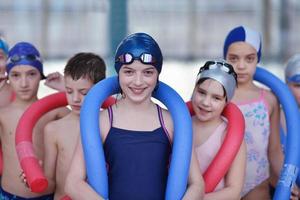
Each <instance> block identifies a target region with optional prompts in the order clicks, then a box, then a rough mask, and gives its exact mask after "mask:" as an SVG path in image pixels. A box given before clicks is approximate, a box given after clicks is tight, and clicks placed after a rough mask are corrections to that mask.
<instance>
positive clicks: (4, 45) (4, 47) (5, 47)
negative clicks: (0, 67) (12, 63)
mask: <svg viewBox="0 0 300 200" xmlns="http://www.w3.org/2000/svg"><path fill="white" fill-rule="evenodd" d="M0 49H2V50H3V52H4V53H5V54H6V55H7V54H8V44H7V42H6V41H5V40H4V39H3V38H1V37H0Z"/></svg>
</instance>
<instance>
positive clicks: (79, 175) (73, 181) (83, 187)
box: [65, 140, 103, 200]
mask: <svg viewBox="0 0 300 200" xmlns="http://www.w3.org/2000/svg"><path fill="white" fill-rule="evenodd" d="M65 191H66V193H67V194H68V195H69V196H70V197H71V198H72V199H73V200H82V199H89V200H103V198H102V197H100V196H99V195H98V194H97V193H96V192H95V191H94V190H93V189H92V188H91V187H90V186H89V185H88V183H87V182H86V170H85V163H84V158H83V150H82V145H81V141H80V140H79V142H78V144H77V147H76V150H75V153H74V155H73V160H72V163H71V167H70V171H69V173H68V176H67V179H66V185H65Z"/></svg>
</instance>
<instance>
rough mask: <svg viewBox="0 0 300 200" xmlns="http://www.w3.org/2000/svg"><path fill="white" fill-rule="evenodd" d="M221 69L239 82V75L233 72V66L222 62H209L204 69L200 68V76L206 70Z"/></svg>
mask: <svg viewBox="0 0 300 200" xmlns="http://www.w3.org/2000/svg"><path fill="white" fill-rule="evenodd" d="M217 68H219V69H220V70H222V71H223V72H226V73H227V74H230V75H232V76H233V77H234V79H235V80H237V75H236V73H235V71H234V70H233V67H232V65H230V64H228V63H226V62H220V61H207V62H206V63H205V64H204V66H203V67H201V68H200V70H199V74H200V73H201V72H203V71H204V70H209V69H217Z"/></svg>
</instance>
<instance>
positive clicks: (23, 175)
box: [19, 170, 29, 188]
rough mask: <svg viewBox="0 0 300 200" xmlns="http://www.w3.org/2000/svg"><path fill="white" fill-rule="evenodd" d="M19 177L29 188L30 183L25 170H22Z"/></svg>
mask: <svg viewBox="0 0 300 200" xmlns="http://www.w3.org/2000/svg"><path fill="white" fill-rule="evenodd" d="M19 177H20V179H21V181H22V183H24V185H25V187H27V188H29V185H28V183H27V179H26V175H25V173H24V171H23V170H22V171H21V174H20V175H19Z"/></svg>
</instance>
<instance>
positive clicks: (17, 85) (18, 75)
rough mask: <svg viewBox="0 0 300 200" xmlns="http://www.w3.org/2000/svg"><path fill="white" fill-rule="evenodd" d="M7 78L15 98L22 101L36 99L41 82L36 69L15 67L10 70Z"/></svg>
mask: <svg viewBox="0 0 300 200" xmlns="http://www.w3.org/2000/svg"><path fill="white" fill-rule="evenodd" d="M8 78H9V82H10V85H11V86H12V88H13V90H14V92H15V93H16V95H17V98H19V99H21V100H23V101H30V100H32V99H33V98H36V96H37V92H38V88H39V83H40V80H41V74H40V72H39V71H38V70H37V69H36V68H34V67H32V66H30V65H17V66H15V67H13V68H12V69H11V70H10V72H9V75H8Z"/></svg>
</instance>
